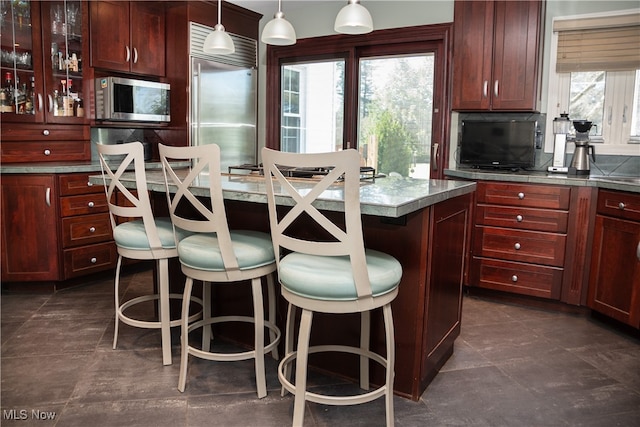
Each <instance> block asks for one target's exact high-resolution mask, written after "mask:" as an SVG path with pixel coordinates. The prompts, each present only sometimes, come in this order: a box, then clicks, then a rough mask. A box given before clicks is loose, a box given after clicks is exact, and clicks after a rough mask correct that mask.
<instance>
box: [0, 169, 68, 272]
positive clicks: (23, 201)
mask: <svg viewBox="0 0 640 427" xmlns="http://www.w3.org/2000/svg"><path fill="white" fill-rule="evenodd" d="M0 189H1V190H0V193H1V195H0V199H1V202H2V216H1V218H2V219H1V221H2V230H1V231H2V245H1V246H2V281H3V282H12V281H16V282H23V281H49V280H59V279H60V278H61V273H60V257H59V252H58V203H57V201H58V193H57V185H56V179H55V175H3V176H2V182H1V185H0Z"/></svg>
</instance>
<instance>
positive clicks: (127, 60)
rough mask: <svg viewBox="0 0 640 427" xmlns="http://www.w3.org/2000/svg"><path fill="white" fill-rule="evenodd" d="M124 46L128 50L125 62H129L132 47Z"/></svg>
mask: <svg viewBox="0 0 640 427" xmlns="http://www.w3.org/2000/svg"><path fill="white" fill-rule="evenodd" d="M124 48H125V49H126V50H127V54H126V59H125V60H124V62H129V60H130V59H131V49H129V46H125V47H124Z"/></svg>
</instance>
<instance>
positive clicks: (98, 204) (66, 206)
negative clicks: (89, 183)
mask: <svg viewBox="0 0 640 427" xmlns="http://www.w3.org/2000/svg"><path fill="white" fill-rule="evenodd" d="M108 210H109V207H108V206H107V198H106V197H105V195H104V194H103V193H96V194H81V195H79V196H67V197H60V215H61V216H62V217H67V216H73V215H85V214H93V213H100V212H107V211H108Z"/></svg>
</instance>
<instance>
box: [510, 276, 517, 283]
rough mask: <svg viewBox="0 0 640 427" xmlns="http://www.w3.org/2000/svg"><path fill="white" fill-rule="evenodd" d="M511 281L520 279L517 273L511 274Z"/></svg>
mask: <svg viewBox="0 0 640 427" xmlns="http://www.w3.org/2000/svg"><path fill="white" fill-rule="evenodd" d="M511 281H512V282H517V281H518V276H516V275H515V274H514V275H513V276H511Z"/></svg>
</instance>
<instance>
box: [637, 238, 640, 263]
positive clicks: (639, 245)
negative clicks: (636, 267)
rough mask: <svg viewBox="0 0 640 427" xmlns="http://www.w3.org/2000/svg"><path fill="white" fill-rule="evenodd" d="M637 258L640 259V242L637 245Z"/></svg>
mask: <svg viewBox="0 0 640 427" xmlns="http://www.w3.org/2000/svg"><path fill="white" fill-rule="evenodd" d="M636 258H638V261H640V242H638V246H636Z"/></svg>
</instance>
